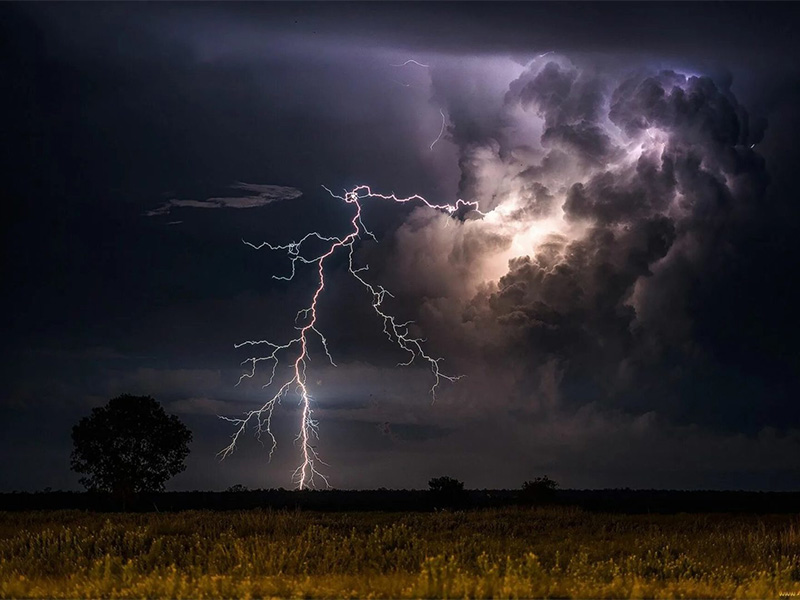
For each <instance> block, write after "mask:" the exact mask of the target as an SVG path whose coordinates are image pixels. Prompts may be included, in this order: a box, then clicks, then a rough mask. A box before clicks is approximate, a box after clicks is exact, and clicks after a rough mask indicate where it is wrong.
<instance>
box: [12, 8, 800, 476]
mask: <svg viewBox="0 0 800 600" xmlns="http://www.w3.org/2000/svg"><path fill="white" fill-rule="evenodd" d="M798 12H799V11H798V9H797V7H796V6H795V5H793V4H792V3H782V4H765V3H753V4H750V3H724V2H717V3H713V4H699V3H677V4H661V3H625V4H613V3H592V4H577V3H576V4H568V3H557V4H544V3H542V4H521V3H514V4H503V3H491V4H482V3H469V4H454V3H445V4H436V3H426V4H387V3H371V4H346V3H345V4H340V3H326V4H314V3H298V4H249V3H248V4H241V5H240V4H231V3H228V4H224V5H223V4H208V3H202V4H190V3H180V4H160V3H158V4H157V3H147V4H141V3H135V4H57V5H56V4H47V3H36V4H24V5H21V4H4V5H3V6H2V7H0V13H2V18H0V39H2V40H3V41H2V46H0V47H1V48H2V50H1V51H0V77H2V81H3V82H4V93H3V94H2V100H0V101H1V102H2V103H3V107H2V108H3V110H2V117H1V118H2V120H3V126H2V136H0V139H2V142H0V146H1V147H2V162H1V163H0V165H1V166H0V168H2V181H3V188H4V193H3V197H4V200H3V203H4V209H5V210H4V217H3V219H0V223H2V225H0V227H2V240H3V253H2V261H3V264H2V268H3V272H2V286H0V290H2V291H0V294H2V301H3V306H4V310H3V312H2V314H3V319H4V322H3V325H2V332H3V334H2V336H1V337H0V339H2V342H0V348H2V354H3V359H4V360H3V361H2V363H0V364H2V377H0V430H1V431H2V435H0V456H1V457H2V459H3V460H2V462H0V489H1V490H5V491H10V490H15V489H18V490H22V489H30V490H33V489H41V488H44V487H48V486H49V487H52V488H62V489H78V487H79V486H78V483H77V475H75V474H73V473H71V472H70V471H69V452H70V448H71V445H70V428H71V426H72V425H73V424H74V423H75V422H77V420H78V419H79V418H80V417H81V416H84V415H86V414H88V413H89V411H90V410H91V408H92V407H94V406H98V405H101V404H103V403H104V402H105V401H107V400H108V399H109V398H111V397H113V396H115V395H118V394H121V393H131V394H148V395H152V396H153V397H155V398H156V399H157V400H159V401H160V402H161V403H162V404H164V406H165V407H166V408H167V409H168V410H169V411H170V412H173V413H176V414H179V415H180V417H181V419H183V420H184V421H185V422H186V423H187V424H188V425H189V426H190V428H191V429H192V430H193V432H194V442H193V445H192V453H191V455H190V457H189V467H188V469H187V470H186V471H185V472H184V473H183V474H181V475H180V476H178V477H176V478H175V479H174V480H173V481H172V482H170V483H169V484H168V485H169V487H170V489H224V488H226V487H228V486H230V485H232V484H236V483H241V484H244V485H246V486H249V487H265V488H266V487H279V486H283V487H291V485H292V482H291V475H292V472H293V471H294V469H295V468H296V466H297V465H298V461H299V460H300V449H299V447H298V446H297V445H296V443H294V437H295V435H296V434H297V431H298V427H299V419H300V412H299V407H298V402H297V400H298V399H297V397H296V396H295V395H292V394H289V395H287V396H286V397H285V398H284V399H283V401H282V404H281V406H279V407H278V408H277V409H276V411H275V413H274V417H273V419H274V422H273V425H274V428H273V429H274V433H275V436H276V439H277V443H278V446H277V450H276V452H275V454H274V457H273V459H272V461H271V462H268V450H269V447H268V446H269V445H268V444H267V447H266V448H265V447H264V446H262V445H261V444H259V442H258V440H257V439H256V438H255V436H254V435H251V434H252V433H253V432H251V431H250V432H248V433H247V435H246V436H243V437H242V438H241V439H240V441H239V447H238V449H237V451H236V452H235V453H234V454H233V455H231V456H230V457H228V458H227V459H226V460H225V461H223V462H220V461H219V460H218V458H217V457H216V453H217V452H218V451H219V450H221V449H222V448H224V447H225V446H226V445H227V444H228V443H229V441H230V436H231V434H232V433H233V431H234V429H233V428H232V426H231V424H230V423H227V422H225V421H223V420H220V419H219V418H218V415H224V416H229V417H235V416H238V415H241V414H242V413H243V412H245V411H247V410H252V409H254V408H257V407H258V406H260V405H261V404H262V403H263V402H264V401H265V400H266V399H268V398H269V395H268V393H269V390H264V389H262V385H263V384H264V383H266V382H267V381H268V379H269V372H268V369H265V370H260V369H257V370H256V373H255V376H254V377H253V378H252V379H246V380H245V381H244V382H243V383H242V384H241V385H239V386H236V383H237V381H238V380H239V377H240V375H241V374H242V373H243V372H246V370H247V369H248V366H247V365H244V366H242V365H241V364H240V363H241V362H242V361H243V360H245V359H247V358H249V357H250V356H252V351H249V350H248V349H247V348H244V349H241V348H240V349H235V348H234V344H236V343H238V342H241V341H243V340H248V339H259V340H260V339H270V340H273V341H275V342H278V343H283V342H284V341H286V340H288V339H291V337H292V335H294V333H295V330H294V329H293V326H294V321H293V320H294V315H295V313H296V311H297V310H298V309H300V308H303V307H304V306H307V305H308V302H309V298H310V295H311V294H312V293H313V289H314V283H315V279H314V277H315V271H314V269H313V267H312V268H309V267H307V266H306V267H305V268H304V267H303V266H302V265H299V266H298V272H297V275H296V277H295V279H294V280H293V281H291V282H287V281H282V280H276V279H274V278H273V277H272V275H274V274H277V275H286V274H287V273H289V272H290V270H291V264H290V263H289V261H288V259H287V257H286V255H285V254H281V253H280V252H270V251H268V250H258V251H257V250H254V249H253V248H252V247H250V246H248V245H246V244H244V243H242V241H243V240H244V241H248V242H252V243H253V244H258V243H261V242H270V243H272V244H286V243H288V242H290V241H292V240H297V239H300V238H301V237H302V236H303V235H305V234H306V233H307V232H309V231H318V232H320V233H321V234H322V235H327V236H342V235H346V234H347V233H348V231H349V230H348V227H349V226H350V219H352V217H353V206H352V205H348V204H346V203H344V202H342V201H341V200H339V199H336V198H333V197H331V196H330V195H329V194H328V193H327V192H326V191H325V189H324V188H323V187H322V186H327V187H328V188H330V189H332V190H334V192H336V193H341V191H342V190H346V189H351V188H353V187H354V186H356V185H359V184H368V185H370V186H372V189H373V190H375V191H379V192H382V193H387V194H388V193H392V192H394V193H397V194H399V195H412V194H421V195H423V196H424V197H426V198H428V199H429V200H430V201H431V202H432V203H436V204H445V203H454V202H455V201H456V199H458V198H462V199H464V200H465V201H469V202H476V203H477V205H478V206H479V207H480V210H481V211H482V212H483V213H485V215H486V216H484V217H481V216H480V215H477V214H476V213H474V212H473V213H471V214H468V213H467V212H466V211H463V210H462V211H459V212H457V213H455V214H453V215H449V214H447V213H445V212H443V211H436V210H433V209H430V208H425V207H422V206H420V204H419V203H413V202H412V203H407V204H402V205H399V204H395V203H392V202H389V201H381V200H379V199H375V198H373V199H366V200H364V201H363V206H364V215H363V220H364V222H365V225H366V226H367V227H369V228H370V229H371V230H372V231H373V232H374V234H375V237H376V239H377V242H376V241H374V240H370V239H364V240H362V241H360V242H359V243H358V244H356V246H355V248H356V251H355V257H356V261H357V262H358V264H359V265H366V264H369V266H370V269H369V271H366V272H365V275H364V277H365V278H366V279H368V280H369V282H370V283H372V284H375V285H383V286H385V287H386V288H387V289H389V290H390V291H391V292H392V293H393V294H394V298H393V299H390V300H387V303H386V306H385V308H386V309H387V310H389V311H391V313H392V314H394V315H396V316H397V317H398V319H399V320H401V321H406V320H414V321H415V326H414V327H415V328H416V329H415V330H414V331H416V332H418V334H419V335H420V337H423V338H425V339H426V341H425V349H426V351H428V352H429V353H430V355H431V356H434V357H442V359H443V361H442V362H441V365H442V370H443V371H444V372H446V373H447V374H451V375H464V376H465V377H463V378H462V379H460V380H458V381H456V382H454V383H450V382H443V383H442V385H441V387H440V389H439V392H438V394H437V398H436V401H435V402H432V398H431V396H430V394H429V388H430V386H431V385H432V379H431V378H432V375H431V372H430V370H429V368H428V365H427V364H426V363H425V362H424V361H422V362H416V363H414V364H412V365H411V366H408V367H398V366H396V365H397V363H398V362H399V361H403V360H405V355H404V354H403V352H402V351H401V350H400V349H399V348H398V347H397V345H395V344H392V342H391V341H390V340H388V339H387V338H386V336H385V335H384V333H383V324H382V322H381V319H380V318H379V317H378V316H377V315H376V314H375V313H374V311H373V309H372V307H371V305H370V301H371V297H370V296H369V294H368V293H367V292H366V290H365V288H364V287H363V286H362V285H360V284H359V282H358V281H356V280H355V279H354V278H353V277H352V276H351V275H350V274H349V273H348V270H347V255H346V253H343V254H342V255H341V256H336V257H333V258H332V259H331V260H330V262H329V263H327V264H326V269H327V275H326V277H327V284H326V288H325V293H324V295H323V297H322V299H321V300H320V312H319V314H320V316H319V327H320V329H321V330H323V331H324V333H325V335H326V336H327V339H328V345H329V349H330V351H331V354H332V356H333V358H334V359H335V362H336V364H337V365H338V366H337V367H333V366H331V365H330V364H329V363H328V362H326V357H325V355H324V353H323V349H322V348H321V347H314V348H312V361H311V362H310V363H309V370H308V381H309V384H310V386H311V388H312V392H313V394H314V397H315V410H316V413H315V417H316V418H317V420H318V422H319V434H320V440H319V441H318V443H317V444H316V448H317V450H318V452H319V454H320V456H321V457H322V459H323V460H324V461H325V462H326V463H328V466H326V467H321V469H322V470H323V472H324V473H325V475H326V476H328V478H329V480H330V483H331V485H332V486H334V487H337V488H368V487H390V488H391V487H425V486H426V482H427V480H428V479H429V478H430V477H433V476H438V475H442V474H447V475H452V476H455V477H458V478H460V479H463V480H464V481H465V483H466V485H467V486H468V487H517V486H519V485H520V483H521V482H522V481H524V480H525V479H530V478H533V477H535V476H539V475H544V474H547V475H549V476H550V477H552V478H554V479H556V480H557V481H559V482H560V483H561V484H562V485H563V486H565V487H657V488H735V489H738V488H747V489H776V490H781V489H797V487H798V485H799V484H800V452H799V450H800V404H798V398H800V350H798V334H800V319H798V315H797V306H798V305H800V302H799V301H800V286H799V285H798V283H797V277H796V273H797V266H798V264H800V248H799V246H798V242H797V235H796V232H797V231H798V225H797V222H798V217H799V216H800V205H799V204H798V202H797V192H796V186H797V174H796V166H797V164H798V159H800V153H798V150H797V145H796V140H795V137H796V132H797V131H798V125H800V123H799V122H798V108H797V107H798V106H800V67H798V63H797V60H796V57H797V56H798V55H800V48H798V45H799V44H800V42H798V36H797V33H796V32H797V26H798V24H800V23H798V21H800V19H799V18H798ZM412 61H413V62H412ZM289 357H290V356H289V355H287V358H289Z"/></svg>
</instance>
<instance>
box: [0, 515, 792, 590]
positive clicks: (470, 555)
mask: <svg viewBox="0 0 800 600" xmlns="http://www.w3.org/2000/svg"><path fill="white" fill-rule="evenodd" d="M781 593H793V594H800V518H798V517H797V516H794V515H761V516H756V515H724V514H699V515H697V514H695V515H687V514H679V515H610V514H601V513H590V512H584V511H581V510H578V509H572V508H558V507H553V508H533V509H531V508H528V509H526V508H503V509H486V510H475V511H466V512H435V513H388V512H372V513H355V512H350V513H319V512H307V511H269V510H251V511H236V512H210V511H188V512H181V513H160V514H157V513H149V514H98V513H89V512H79V511H54V512H27V513H19V512H17V513H11V512H4V513H0V596H2V597H3V598H11V597H36V598H44V597H56V598H75V597H93V598H138V597H147V598H223V597H224V598H250V597H274V596H278V597H294V598H310V597H320V598H340V597H375V598H439V597H448V598H464V597H477V598H488V597H509V598H516V597H580V598H586V597H600V598H630V597H634V598H636V597H658V598H662V597H663V598H678V597H691V598H712V597H731V598H733V597H736V598H775V597H778V596H779V595H780V594H781Z"/></svg>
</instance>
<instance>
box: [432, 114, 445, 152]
mask: <svg viewBox="0 0 800 600" xmlns="http://www.w3.org/2000/svg"><path fill="white" fill-rule="evenodd" d="M439 114H440V115H442V128H441V129H440V130H439V135H438V136H437V137H436V139H435V140H433V142H432V143H431V150H433V147H434V146H435V145H436V142H438V141H439V140H440V139H442V135H444V127H445V125H447V117H445V116H444V111H443V110H442V109H441V108H440V109H439Z"/></svg>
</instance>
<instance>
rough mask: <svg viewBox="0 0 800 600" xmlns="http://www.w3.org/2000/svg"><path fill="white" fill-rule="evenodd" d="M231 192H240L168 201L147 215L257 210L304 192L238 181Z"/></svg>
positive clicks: (296, 196)
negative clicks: (187, 210)
mask: <svg viewBox="0 0 800 600" xmlns="http://www.w3.org/2000/svg"><path fill="white" fill-rule="evenodd" d="M229 188H230V189H231V190H236V191H237V192H240V193H241V195H237V196H233V195H232V196H219V197H212V198H207V199H206V200H178V199H176V198H174V199H172V200H167V202H165V203H164V204H162V205H161V206H159V207H158V208H154V209H153V210H149V211H147V212H146V213H145V216H147V217H158V216H161V215H168V214H170V211H171V210H172V209H173V208H257V207H259V206H264V205H266V204H271V203H272V202H280V201H281V200H294V199H295V198H299V197H300V196H302V195H303V192H301V191H300V190H298V189H297V188H293V187H286V186H282V185H268V184H259V183H244V182H241V181H237V182H236V183H234V184H232V185H231V186H229Z"/></svg>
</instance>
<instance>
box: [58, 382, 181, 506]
mask: <svg viewBox="0 0 800 600" xmlns="http://www.w3.org/2000/svg"><path fill="white" fill-rule="evenodd" d="M191 441H192V432H191V431H189V429H188V428H187V427H186V426H185V425H184V424H183V423H182V422H181V421H180V420H179V419H178V417H176V416H175V415H168V414H167V413H166V412H165V411H164V409H163V407H162V406H161V405H160V404H159V403H158V402H157V401H156V400H155V399H153V398H151V397H150V396H130V395H128V394H123V395H122V396H118V397H116V398H112V399H111V400H109V402H108V404H106V405H105V406H101V407H99V408H94V409H92V413H91V415H90V416H88V417H84V418H82V419H81V420H80V422H78V424H77V425H75V426H74V427H73V428H72V443H73V450H72V463H71V466H72V470H73V471H76V472H78V473H83V474H84V477H82V478H81V483H82V484H83V485H85V486H86V488H87V489H89V490H96V491H104V492H111V493H112V494H114V496H115V497H118V498H120V499H121V500H122V501H123V506H124V503H125V502H126V501H127V500H129V499H131V498H132V497H133V496H134V494H137V493H140V492H154V491H161V490H163V489H164V483H165V482H166V481H167V480H168V479H169V478H170V477H172V476H174V475H177V474H178V473H180V472H181V471H183V470H184V469H185V468H186V465H185V464H184V461H185V459H186V456H187V455H188V454H189V442H191Z"/></svg>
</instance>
